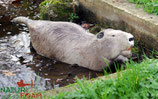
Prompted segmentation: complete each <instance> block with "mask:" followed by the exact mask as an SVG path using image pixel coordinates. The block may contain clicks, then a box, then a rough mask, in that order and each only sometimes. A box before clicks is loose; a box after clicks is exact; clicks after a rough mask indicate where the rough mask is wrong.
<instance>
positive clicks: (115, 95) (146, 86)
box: [44, 58, 158, 99]
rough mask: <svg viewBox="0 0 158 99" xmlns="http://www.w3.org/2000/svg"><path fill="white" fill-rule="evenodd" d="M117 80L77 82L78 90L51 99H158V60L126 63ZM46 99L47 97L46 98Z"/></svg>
mask: <svg viewBox="0 0 158 99" xmlns="http://www.w3.org/2000/svg"><path fill="white" fill-rule="evenodd" d="M126 66H127V67H126V70H125V71H124V72H120V70H118V71H117V77H116V78H115V79H111V78H110V79H108V80H95V81H93V83H92V82H89V81H86V80H79V79H78V80H77V85H78V86H79V88H78V89H74V91H73V92H61V93H59V94H58V95H56V96H54V97H52V98H51V99H127V98H129V99H158V59H148V58H146V59H145V60H144V61H143V62H141V63H135V62H133V61H130V62H129V63H126ZM44 98H45V97H44Z"/></svg>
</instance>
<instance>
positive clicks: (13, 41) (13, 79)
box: [0, 0, 103, 91]
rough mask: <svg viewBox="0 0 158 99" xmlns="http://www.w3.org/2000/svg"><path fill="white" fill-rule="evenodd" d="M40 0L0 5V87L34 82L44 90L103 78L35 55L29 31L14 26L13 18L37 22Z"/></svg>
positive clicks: (22, 27) (24, 27)
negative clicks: (79, 80) (82, 80)
mask: <svg viewBox="0 0 158 99" xmlns="http://www.w3.org/2000/svg"><path fill="white" fill-rule="evenodd" d="M41 1H42V0H38V1H37V0H22V1H21V2H18V3H16V4H7V5H0V88H2V87H11V86H12V87H17V84H16V83H17V82H19V81H20V80H24V82H25V83H31V79H32V80H33V81H34V87H36V88H37V90H39V91H44V90H48V89H52V88H56V87H60V86H65V85H68V84H70V83H74V82H75V80H76V78H77V77H78V78H81V79H82V78H83V76H85V77H86V78H88V79H89V78H95V77H97V76H100V75H103V73H102V72H94V71H91V70H88V69H85V68H82V67H78V66H71V65H69V64H65V63H61V62H58V61H56V60H54V59H48V58H45V57H42V56H40V55H38V54H37V53H36V52H35V51H34V50H33V48H32V47H31V45H30V37H29V33H28V32H29V31H28V28H27V27H26V26H25V25H13V24H12V23H11V22H10V21H11V20H12V19H13V18H14V17H16V16H27V17H29V18H31V19H39V8H38V6H39V4H40V2H41Z"/></svg>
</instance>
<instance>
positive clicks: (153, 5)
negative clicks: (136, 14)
mask: <svg viewBox="0 0 158 99" xmlns="http://www.w3.org/2000/svg"><path fill="white" fill-rule="evenodd" d="M128 1H129V2H131V3H135V4H137V6H138V7H139V6H141V7H143V8H144V10H145V11H146V12H148V13H152V14H155V15H158V0H128Z"/></svg>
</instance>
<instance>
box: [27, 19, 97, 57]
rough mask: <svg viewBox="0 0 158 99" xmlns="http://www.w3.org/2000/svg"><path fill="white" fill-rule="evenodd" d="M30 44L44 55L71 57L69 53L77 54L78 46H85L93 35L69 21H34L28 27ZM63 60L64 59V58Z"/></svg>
mask: <svg viewBox="0 0 158 99" xmlns="http://www.w3.org/2000/svg"><path fill="white" fill-rule="evenodd" d="M29 31H30V34H31V40H32V45H33V47H34V48H35V50H36V51H37V52H38V53H39V54H42V55H44V56H47V57H50V58H51V57H55V58H57V59H58V60H62V59H64V57H65V56H66V57H71V54H70V53H73V55H75V56H79V57H80V55H79V53H81V52H79V51H80V50H78V49H82V48H78V46H80V47H81V46H82V45H84V46H83V48H85V46H87V45H86V44H85V43H88V42H89V41H91V39H93V37H94V36H95V35H93V34H90V33H87V32H86V30H84V29H83V28H82V27H80V26H79V25H77V24H74V23H70V22H50V21H34V25H32V26H31V27H29ZM68 53H69V54H68ZM64 60H65V59H64Z"/></svg>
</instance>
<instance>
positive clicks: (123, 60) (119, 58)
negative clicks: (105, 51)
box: [115, 55, 128, 62]
mask: <svg viewBox="0 0 158 99" xmlns="http://www.w3.org/2000/svg"><path fill="white" fill-rule="evenodd" d="M115 60H117V61H122V62H127V61H128V58H127V57H124V56H122V55H119V56H118V57H117V58H116V59H115Z"/></svg>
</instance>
